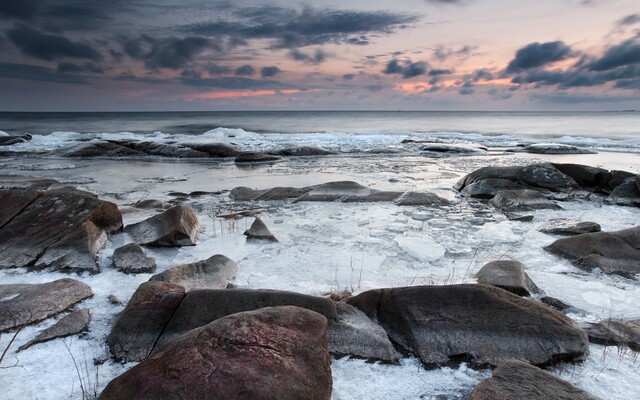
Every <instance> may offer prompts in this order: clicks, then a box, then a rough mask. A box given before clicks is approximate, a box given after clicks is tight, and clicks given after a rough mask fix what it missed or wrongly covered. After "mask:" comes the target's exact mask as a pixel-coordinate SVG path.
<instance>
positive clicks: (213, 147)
mask: <svg viewBox="0 0 640 400" xmlns="http://www.w3.org/2000/svg"><path fill="white" fill-rule="evenodd" d="M183 146H185V147H188V148H190V149H193V150H196V151H198V152H200V153H206V154H208V155H209V157H214V158H223V157H235V156H237V155H238V154H240V149H238V146H235V145H231V144H228V143H218V142H211V143H183Z"/></svg>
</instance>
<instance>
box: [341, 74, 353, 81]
mask: <svg viewBox="0 0 640 400" xmlns="http://www.w3.org/2000/svg"><path fill="white" fill-rule="evenodd" d="M355 77H356V74H344V75H342V79H344V80H345V81H350V80H353V78H355Z"/></svg>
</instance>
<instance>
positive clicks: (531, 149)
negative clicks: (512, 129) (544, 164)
mask: <svg viewBox="0 0 640 400" xmlns="http://www.w3.org/2000/svg"><path fill="white" fill-rule="evenodd" d="M516 150H517V151H524V152H526V153H534V154H598V152H597V151H595V150H591V149H587V148H584V147H578V146H572V145H569V144H561V143H535V144H529V145H526V146H524V147H523V148H521V149H510V150H507V151H516Z"/></svg>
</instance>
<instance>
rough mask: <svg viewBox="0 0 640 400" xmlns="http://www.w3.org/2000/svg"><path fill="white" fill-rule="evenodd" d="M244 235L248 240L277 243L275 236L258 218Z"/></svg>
mask: <svg viewBox="0 0 640 400" xmlns="http://www.w3.org/2000/svg"><path fill="white" fill-rule="evenodd" d="M243 235H245V236H246V237H247V240H266V241H269V242H277V241H278V239H276V237H275V236H273V234H272V233H271V232H270V231H269V228H267V225H265V223H264V222H262V220H261V219H260V218H258V217H256V219H255V220H254V221H253V224H251V227H249V229H247V230H246V231H244V233H243Z"/></svg>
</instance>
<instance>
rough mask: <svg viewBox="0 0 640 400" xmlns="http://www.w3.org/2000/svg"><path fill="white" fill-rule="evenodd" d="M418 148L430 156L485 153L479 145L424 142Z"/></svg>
mask: <svg viewBox="0 0 640 400" xmlns="http://www.w3.org/2000/svg"><path fill="white" fill-rule="evenodd" d="M420 150H422V151H423V152H424V154H425V155H430V156H471V155H480V154H485V153H486V149H483V148H479V147H471V146H460V145H455V144H444V143H425V144H423V146H422V147H421V149H420Z"/></svg>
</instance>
